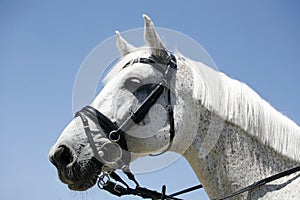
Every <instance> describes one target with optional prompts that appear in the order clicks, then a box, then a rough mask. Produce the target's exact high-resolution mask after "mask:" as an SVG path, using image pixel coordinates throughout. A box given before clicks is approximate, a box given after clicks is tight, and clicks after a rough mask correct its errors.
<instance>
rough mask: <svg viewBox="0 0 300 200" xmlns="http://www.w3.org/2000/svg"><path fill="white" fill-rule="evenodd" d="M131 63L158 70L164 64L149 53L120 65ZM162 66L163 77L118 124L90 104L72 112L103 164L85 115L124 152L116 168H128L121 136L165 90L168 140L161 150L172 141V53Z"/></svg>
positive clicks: (173, 128)
mask: <svg viewBox="0 0 300 200" xmlns="http://www.w3.org/2000/svg"><path fill="white" fill-rule="evenodd" d="M134 63H145V64H151V65H152V66H154V67H156V68H157V69H159V70H160V71H162V69H161V67H160V66H161V65H164V64H163V63H161V62H159V61H158V59H157V58H155V57H154V56H151V57H149V58H138V59H134V60H132V61H130V62H128V63H127V64H126V65H125V66H124V67H127V66H128V65H129V64H130V65H132V64H134ZM124 67H123V68H124ZM164 67H165V70H164V72H163V73H164V76H163V79H162V80H161V81H160V83H159V84H157V85H156V87H155V88H154V89H153V90H152V92H151V93H150V95H149V96H148V97H147V98H146V99H145V100H144V101H143V102H142V103H141V105H140V106H139V107H138V108H137V109H136V110H135V111H134V112H133V113H132V114H131V115H130V116H129V117H128V118H127V119H126V120H125V121H124V122H123V123H122V124H121V125H117V124H116V123H115V122H112V121H111V120H110V119H109V118H107V117H106V116H105V115H104V114H102V113H101V112H100V111H98V110H97V109H95V108H93V107H91V106H86V107H84V108H83V109H81V110H80V111H78V112H77V113H76V114H75V117H78V116H79V117H80V118H81V120H82V122H83V126H84V130H85V133H86V135H87V137H88V140H89V143H90V145H91V148H92V149H93V153H94V154H95V157H96V158H97V159H98V160H99V161H101V162H102V163H103V164H106V163H105V160H103V155H99V153H98V150H97V148H96V145H95V142H94V139H93V137H92V133H93V131H91V130H90V127H89V124H88V120H87V119H86V117H88V118H89V119H91V120H92V121H93V122H94V123H96V124H99V125H100V127H101V128H102V130H103V132H104V134H105V135H104V136H105V137H106V138H108V139H109V140H110V141H111V142H112V143H113V144H116V145H118V146H119V147H120V149H122V150H124V151H125V152H127V153H125V154H122V156H120V159H118V160H116V161H115V162H117V164H118V166H117V168H119V169H122V168H128V165H129V162H130V153H129V152H128V148H127V143H126V139H125V136H126V131H128V130H129V129H130V128H131V127H132V126H133V125H135V124H138V123H139V122H141V121H142V120H143V119H144V118H145V116H146V115H147V114H148V112H149V110H150V109H151V107H152V106H153V105H154V104H155V103H156V102H157V100H158V99H159V97H160V96H161V95H162V94H163V92H164V91H166V92H167V97H168V105H167V111H168V119H169V125H170V129H169V133H170V141H169V146H168V147H167V148H166V150H165V151H167V150H168V149H169V148H170V147H171V145H172V141H173V139H174V136H175V127H174V116H173V106H172V102H171V90H170V82H171V79H172V78H173V76H174V75H175V73H174V72H176V70H177V62H176V58H175V56H174V55H172V54H171V55H170V59H169V62H168V63H167V66H164ZM99 133H100V131H99ZM100 134H101V133H100ZM131 137H133V138H134V136H131ZM165 151H163V152H165ZM163 152H162V153H163ZM102 153H103V152H102Z"/></svg>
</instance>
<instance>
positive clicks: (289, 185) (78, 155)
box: [49, 15, 300, 199]
mask: <svg viewBox="0 0 300 200" xmlns="http://www.w3.org/2000/svg"><path fill="white" fill-rule="evenodd" d="M144 20H145V32H144V36H145V40H146V42H147V46H148V47H149V48H135V47H133V46H132V45H130V44H129V43H127V42H126V41H125V40H124V39H123V38H122V37H121V36H120V34H119V33H118V32H117V44H118V48H119V50H120V52H121V54H122V59H120V61H119V62H118V63H117V64H116V66H115V67H114V68H113V69H112V70H111V71H110V72H109V74H108V75H107V76H106V78H105V83H106V84H105V87H104V88H103V90H102V91H101V92H100V94H99V95H98V96H97V97H96V98H95V100H94V101H93V102H92V104H91V106H92V107H94V108H95V109H97V110H98V111H101V113H103V114H104V115H105V116H106V117H107V118H108V119H109V120H111V121H112V122H115V123H116V124H118V125H120V124H122V123H123V122H124V121H125V120H126V119H128V116H130V115H131V114H132V112H133V111H134V110H136V109H137V108H138V105H139V104H140V102H141V101H143V100H144V99H145V98H146V97H147V96H149V93H150V92H149V91H148V90H149V87H148V86H149V85H151V83H159V82H160V81H161V80H162V79H163V73H162V72H161V70H158V69H157V67H155V66H154V65H157V64H156V63H144V62H133V60H134V59H137V58H149V57H151V56H153V57H155V58H157V59H158V60H159V62H160V63H162V64H161V65H160V66H162V65H163V64H164V63H167V62H168V60H169V59H170V58H169V52H168V51H167V50H166V47H165V45H164V44H163V43H162V41H161V39H160V38H159V36H158V34H157V33H156V30H155V28H154V25H153V23H152V21H151V20H150V18H149V17H147V16H146V15H144ZM175 57H176V60H177V71H176V72H174V73H176V76H174V77H173V79H172V80H171V84H170V88H171V90H172V92H171V99H172V101H171V103H172V106H173V110H174V114H173V117H174V122H175V123H174V126H175V137H174V139H173V141H172V143H171V146H170V148H169V149H168V150H169V151H173V152H176V153H179V154H182V155H183V156H184V157H185V158H186V159H187V161H188V162H189V163H190V165H191V167H192V168H193V170H194V172H195V173H196V175H197V177H198V179H199V181H200V182H201V183H202V184H203V186H204V189H205V191H206V192H207V194H208V196H209V197H210V198H212V199H213V198H219V197H222V196H225V195H228V194H231V193H233V192H235V191H236V190H238V189H240V188H243V187H246V186H248V185H250V184H252V183H254V182H256V181H259V180H261V179H263V178H266V177H268V176H271V175H274V174H277V173H279V172H281V171H284V170H286V169H289V168H292V167H295V166H297V165H299V164H300V128H299V126H298V125H297V124H296V123H294V122H293V121H292V120H290V119H288V118H287V117H285V116H284V115H282V114H281V113H279V112H278V111H276V110H275V109H274V108H273V107H271V106H270V105H269V104H268V103H267V102H266V101H264V100H263V99H262V98H261V97H260V96H259V95H258V94H256V93H255V92H254V91H253V90H252V89H250V88H249V87H248V86H247V85H246V84H244V83H242V82H239V81H237V80H233V79H231V78H229V77H227V76H226V75H225V74H223V73H220V72H217V71H215V70H213V69H211V68H209V67H207V66H206V65H204V64H203V63H201V62H195V61H192V60H190V59H188V58H186V57H184V56H183V55H181V54H179V53H175ZM125 65H126V67H124V66H125ZM165 67H166V66H165ZM141 86H145V87H141ZM137 88H142V89H137ZM167 96H168V95H167V94H165V91H164V92H163V94H162V95H161V96H159V98H158V100H157V102H156V103H155V105H153V106H152V107H151V108H150V110H149V112H147V113H146V116H145V117H144V118H143V119H142V120H141V122H139V123H138V124H134V125H133V126H132V127H130V128H129V129H128V130H126V135H125V140H126V143H127V147H128V151H129V152H130V154H131V160H130V161H131V162H132V161H133V160H135V159H137V158H139V157H143V156H147V155H150V154H154V153H158V152H162V151H164V150H165V149H167V148H168V145H169V143H170V137H171V136H170V133H169V129H170V120H169V119H168V112H167V111H166V107H167V106H168V105H167V104H168V97H167ZM86 119H87V121H88V125H89V129H90V130H92V134H91V137H92V138H93V141H94V145H95V148H96V149H99V148H100V147H99V146H101V145H103V144H106V142H107V141H109V139H108V138H105V137H103V134H98V133H102V132H104V130H102V127H101V126H99V124H98V123H95V121H94V120H91V119H90V118H89V117H86ZM85 128H86V127H84V124H83V121H82V119H81V118H80V116H77V117H75V118H74V119H73V120H72V121H71V122H70V123H69V124H68V125H67V127H66V128H65V129H64V131H63V133H62V134H61V136H60V137H59V139H58V141H57V143H56V144H55V145H54V146H53V147H52V148H51V150H50V153H49V158H50V160H51V162H53V163H54V164H55V166H56V167H57V169H58V173H59V177H60V179H61V181H62V182H64V183H66V184H68V186H69V188H70V189H72V190H86V189H88V188H90V187H92V186H93V185H94V184H95V183H96V180H97V175H98V174H99V173H100V172H101V170H102V169H101V168H100V166H102V165H101V164H99V162H97V159H95V158H96V157H97V156H96V155H95V154H97V152H95V151H93V148H91V144H90V141H89V139H88V137H87V135H86V133H85V132H86V129H85ZM100 153H103V152H100ZM100 153H99V154H100ZM100 156H102V155H100ZM180 170H182V169H180ZM299 176H300V173H293V174H291V175H289V176H286V177H283V178H280V179H278V180H276V181H273V182H271V183H268V184H266V185H263V186H260V187H258V188H255V189H253V190H250V191H247V192H245V193H243V194H240V195H238V196H236V197H235V198H236V199H300V178H299Z"/></svg>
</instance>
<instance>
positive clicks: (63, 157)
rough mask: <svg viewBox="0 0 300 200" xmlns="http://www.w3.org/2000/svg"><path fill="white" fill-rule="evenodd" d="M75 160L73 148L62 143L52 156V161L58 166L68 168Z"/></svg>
mask: <svg viewBox="0 0 300 200" xmlns="http://www.w3.org/2000/svg"><path fill="white" fill-rule="evenodd" d="M73 160H74V157H73V155H72V152H71V150H70V149H69V148H68V147H66V146H64V145H62V146H59V147H57V149H55V152H54V154H53V155H52V156H51V157H50V161H51V162H52V163H53V164H54V165H55V166H56V167H63V168H66V167H67V166H68V165H69V164H71V163H72V162H73Z"/></svg>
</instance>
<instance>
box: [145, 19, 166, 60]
mask: <svg viewBox="0 0 300 200" xmlns="http://www.w3.org/2000/svg"><path fill="white" fill-rule="evenodd" d="M143 18H144V21H145V27H144V37H145V40H146V42H147V44H148V45H149V46H150V48H151V51H152V54H153V55H154V56H156V57H157V58H158V59H160V60H161V61H163V62H164V61H165V63H168V62H169V53H168V50H167V48H166V47H165V45H164V44H163V43H162V41H161V39H160V37H159V35H158V34H157V32H156V30H155V27H154V24H153V22H152V21H151V19H150V18H149V17H148V16H147V15H145V14H143Z"/></svg>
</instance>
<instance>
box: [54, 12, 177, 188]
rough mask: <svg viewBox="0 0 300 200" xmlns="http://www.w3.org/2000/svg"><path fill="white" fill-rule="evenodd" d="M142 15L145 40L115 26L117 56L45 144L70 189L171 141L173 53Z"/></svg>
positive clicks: (85, 185) (92, 181)
mask: <svg viewBox="0 0 300 200" xmlns="http://www.w3.org/2000/svg"><path fill="white" fill-rule="evenodd" d="M143 17H144V21H145V27H144V38H145V41H146V43H147V45H146V46H145V47H140V48H135V47H134V46H133V45H131V44H129V43H128V42H126V41H125V39H124V38H122V37H121V35H120V33H119V32H116V38H117V46H118V48H119V50H120V53H121V55H122V57H121V59H120V61H119V62H118V63H117V64H116V66H115V67H113V69H112V70H111V71H110V72H109V74H108V75H107V76H106V78H105V80H104V81H105V86H104V87H103V89H102V91H101V92H100V94H99V95H98V96H97V97H96V98H95V100H94V101H93V102H92V103H91V105H89V106H87V107H85V108H83V109H82V110H81V111H79V112H78V113H77V114H76V115H75V117H74V119H73V120H72V121H71V122H70V123H69V124H68V125H67V127H66V128H65V129H64V130H63V132H62V134H61V136H60V137H59V139H58V140H57V142H56V144H55V145H54V146H53V147H52V148H51V150H50V153H49V159H50V161H51V162H52V163H53V164H54V165H55V167H56V168H57V170H58V174H59V178H60V180H61V181H62V182H63V183H66V184H68V186H69V188H70V189H72V190H79V191H81V190H86V189H88V188H90V187H92V186H93V185H94V184H95V183H96V181H97V178H98V175H99V174H100V173H101V172H105V171H106V172H107V171H109V172H111V171H113V170H115V169H122V170H126V169H128V165H129V163H130V162H132V161H133V160H134V159H136V158H138V157H141V156H145V155H149V154H153V153H157V152H162V151H164V150H166V149H168V148H169V147H170V146H171V143H172V140H173V137H174V131H175V125H174V117H173V109H172V105H174V104H175V98H174V96H175V95H174V90H172V89H170V88H171V87H173V85H174V84H175V77H176V58H175V56H173V55H172V54H171V53H170V52H169V51H168V50H167V48H166V47H165V45H164V44H163V42H162V41H161V39H160V37H159V35H158V34H157V32H156V30H155V27H154V25H153V23H152V21H151V20H150V18H149V17H148V16H146V15H144V16H143Z"/></svg>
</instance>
